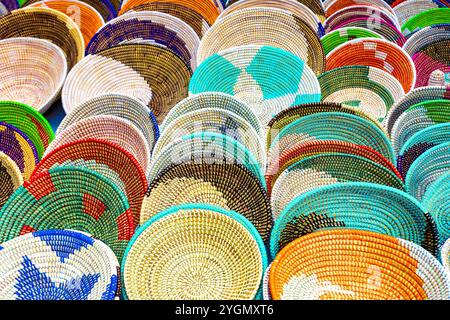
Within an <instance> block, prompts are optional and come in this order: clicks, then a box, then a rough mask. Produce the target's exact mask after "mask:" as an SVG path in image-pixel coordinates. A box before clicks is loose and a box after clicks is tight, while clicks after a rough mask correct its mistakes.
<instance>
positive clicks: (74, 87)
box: [61, 55, 153, 114]
mask: <svg viewBox="0 0 450 320" xmlns="http://www.w3.org/2000/svg"><path fill="white" fill-rule="evenodd" d="M112 93H116V94H117V93H118V94H125V95H129V96H131V97H133V98H135V99H136V100H139V101H140V102H142V103H143V104H145V105H149V104H150V102H151V100H152V97H153V92H152V89H151V88H150V86H149V84H148V83H147V81H146V80H145V78H144V77H143V76H141V75H140V74H139V73H138V72H137V71H135V70H134V69H133V68H132V67H130V66H127V65H125V64H123V63H121V62H120V61H116V60H114V59H112V58H109V57H104V56H101V55H89V56H87V57H85V58H84V59H83V60H81V61H80V63H78V64H77V65H76V66H75V67H74V68H73V69H72V70H71V71H70V73H69V75H68V76H67V79H66V82H65V84H64V87H63V90H62V94H61V100H62V104H63V108H64V111H65V112H66V114H70V113H71V112H72V110H74V108H75V107H76V106H78V105H80V104H83V103H84V102H86V101H88V100H90V99H92V98H95V97H97V96H99V95H101V94H112Z"/></svg>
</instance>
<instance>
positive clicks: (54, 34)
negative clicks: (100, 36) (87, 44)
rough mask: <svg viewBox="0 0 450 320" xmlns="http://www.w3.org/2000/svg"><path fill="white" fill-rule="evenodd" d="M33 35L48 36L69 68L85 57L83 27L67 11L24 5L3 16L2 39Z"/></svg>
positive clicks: (34, 36) (43, 37)
mask: <svg viewBox="0 0 450 320" xmlns="http://www.w3.org/2000/svg"><path fill="white" fill-rule="evenodd" d="M17 37H33V38H40V39H44V40H48V41H50V42H52V43H53V44H55V45H57V46H58V47H60V48H61V49H62V50H63V51H64V53H65V56H66V60H67V68H68V70H70V69H72V67H73V66H74V65H75V64H76V63H77V62H78V61H80V60H81V59H82V58H83V57H84V41H83V36H82V35H81V32H80V29H79V28H78V26H77V25H76V23H75V22H73V20H72V19H70V18H69V17H68V16H67V15H65V14H64V13H61V12H59V11H57V10H54V9H50V8H23V9H20V10H16V11H14V12H11V13H10V14H8V15H5V16H4V17H2V18H1V19H0V39H7V38H17Z"/></svg>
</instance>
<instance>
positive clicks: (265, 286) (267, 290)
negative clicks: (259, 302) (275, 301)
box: [262, 264, 272, 301]
mask: <svg viewBox="0 0 450 320" xmlns="http://www.w3.org/2000/svg"><path fill="white" fill-rule="evenodd" d="M271 266H272V264H269V266H268V267H267V268H266V271H264V277H263V285H262V294H263V299H264V300H267V301H268V300H272V296H271V295H270V287H269V279H270V267H271Z"/></svg>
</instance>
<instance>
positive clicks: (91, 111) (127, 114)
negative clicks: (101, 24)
mask: <svg viewBox="0 0 450 320" xmlns="http://www.w3.org/2000/svg"><path fill="white" fill-rule="evenodd" d="M0 107H1V104H0ZM100 115H111V116H116V117H120V118H122V119H125V120H128V121H130V122H131V123H133V124H134V125H135V126H136V127H137V128H139V130H140V131H141V132H142V134H143V135H144V137H145V139H146V141H147V145H148V146H149V148H150V150H152V149H153V146H154V145H155V143H156V140H157V139H158V137H159V128H158V124H157V123H156V118H155V116H154V115H153V112H151V111H150V109H149V108H148V107H147V106H146V105H145V104H143V103H141V102H140V101H139V100H137V99H134V98H132V97H129V96H126V95H123V94H117V93H111V94H102V95H99V96H97V97H95V98H92V99H89V100H87V101H85V102H83V103H82V104H80V105H78V106H76V107H75V109H74V110H72V111H71V112H70V113H69V114H68V115H67V116H66V117H65V118H64V119H63V120H62V122H61V124H60V125H59V127H58V130H57V133H60V132H61V131H62V130H64V129H66V128H67V127H69V126H70V125H72V124H74V123H76V122H78V121H81V120H83V119H86V118H89V117H95V116H100Z"/></svg>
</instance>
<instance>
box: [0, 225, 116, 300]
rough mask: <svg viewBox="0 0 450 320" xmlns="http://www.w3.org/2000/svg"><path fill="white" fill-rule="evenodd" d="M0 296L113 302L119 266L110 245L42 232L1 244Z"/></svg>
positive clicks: (75, 233) (73, 235)
mask: <svg viewBox="0 0 450 320" xmlns="http://www.w3.org/2000/svg"><path fill="white" fill-rule="evenodd" d="M0 281H1V285H0V298H1V299H2V300H113V299H115V298H118V294H119V292H120V290H119V289H120V282H119V281H120V267H119V262H118V261H117V258H116V256H115V255H114V253H113V252H112V251H111V249H110V248H109V247H108V246H107V245H105V244H104V243H103V242H101V241H100V240H97V239H94V238H92V237H91V236H89V235H87V234H85V233H81V232H78V231H71V230H43V231H36V232H32V233H28V234H26V235H23V236H20V237H18V238H14V239H12V240H10V241H7V242H5V243H3V244H2V255H1V258H0Z"/></svg>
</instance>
